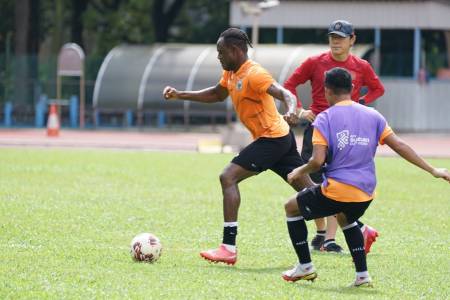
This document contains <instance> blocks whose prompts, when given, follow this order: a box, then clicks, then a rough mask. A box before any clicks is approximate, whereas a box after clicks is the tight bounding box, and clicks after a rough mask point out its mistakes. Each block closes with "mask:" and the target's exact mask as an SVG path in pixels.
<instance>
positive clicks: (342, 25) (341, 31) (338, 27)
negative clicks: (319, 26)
mask: <svg viewBox="0 0 450 300" xmlns="http://www.w3.org/2000/svg"><path fill="white" fill-rule="evenodd" d="M330 34H337V35H339V36H342V37H348V36H351V35H353V34H354V31H353V25H352V23H350V22H348V21H345V20H337V21H334V22H333V23H331V24H330V26H329V27H328V35H330Z"/></svg>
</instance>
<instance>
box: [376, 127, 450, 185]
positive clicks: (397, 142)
mask: <svg viewBox="0 0 450 300" xmlns="http://www.w3.org/2000/svg"><path fill="white" fill-rule="evenodd" d="M384 143H385V144H386V145H388V146H389V147H390V148H391V149H392V150H394V151H395V152H397V154H398V155H400V156H401V157H403V158H404V159H406V160H407V161H409V162H410V163H412V164H414V165H416V166H418V167H419V168H421V169H423V170H425V171H427V172H428V173H430V174H431V175H433V176H434V177H436V178H442V179H444V180H446V181H448V182H449V183H450V173H449V172H448V170H447V169H444V168H434V167H433V166H432V165H430V164H429V163H427V162H426V161H425V160H424V159H422V158H421V157H420V156H419V155H418V154H417V153H416V151H414V149H412V148H411V147H410V146H409V145H408V144H406V143H405V142H404V141H402V140H401V139H400V138H399V137H398V136H397V135H395V133H392V134H390V135H389V136H387V137H386V138H385V139H384Z"/></svg>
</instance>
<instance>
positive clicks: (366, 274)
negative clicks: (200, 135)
mask: <svg viewBox="0 0 450 300" xmlns="http://www.w3.org/2000/svg"><path fill="white" fill-rule="evenodd" d="M367 277H369V272H368V271H364V272H356V278H367Z"/></svg>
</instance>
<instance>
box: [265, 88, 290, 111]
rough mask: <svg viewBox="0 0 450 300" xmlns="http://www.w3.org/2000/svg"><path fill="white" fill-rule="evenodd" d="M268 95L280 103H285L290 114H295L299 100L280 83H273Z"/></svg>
mask: <svg viewBox="0 0 450 300" xmlns="http://www.w3.org/2000/svg"><path fill="white" fill-rule="evenodd" d="M267 93H268V94H269V95H271V96H272V97H274V98H277V99H278V100H280V101H283V102H284V103H285V105H286V107H287V113H288V114H295V110H296V107H297V98H296V97H295V96H294V95H293V94H292V93H291V92H290V91H289V90H287V89H285V88H284V87H282V86H281V85H280V84H278V83H273V84H272V85H271V86H270V87H269V88H268V89H267Z"/></svg>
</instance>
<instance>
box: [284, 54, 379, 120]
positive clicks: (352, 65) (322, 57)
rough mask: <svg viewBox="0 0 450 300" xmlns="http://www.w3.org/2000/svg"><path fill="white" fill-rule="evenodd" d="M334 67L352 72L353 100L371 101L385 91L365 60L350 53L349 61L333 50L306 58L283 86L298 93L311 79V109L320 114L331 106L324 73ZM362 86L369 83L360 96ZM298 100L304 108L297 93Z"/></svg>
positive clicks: (298, 104)
mask: <svg viewBox="0 0 450 300" xmlns="http://www.w3.org/2000/svg"><path fill="white" fill-rule="evenodd" d="M335 67H341V68H345V69H347V70H348V71H349V72H350V74H351V75H352V83H353V90H352V95H351V97H352V100H353V101H358V100H360V99H363V100H364V101H365V103H366V104H368V103H370V102H373V101H375V99H377V98H378V97H380V96H382V95H383V94H384V87H383V84H382V83H381V81H380V79H379V78H378V76H377V75H376V74H375V72H374V71H373V69H372V67H371V66H370V64H369V63H368V62H367V61H366V60H364V59H361V58H359V57H357V56H354V55H352V54H350V55H349V56H348V58H347V60H345V61H337V60H335V59H334V58H333V56H332V55H331V51H328V52H325V53H322V54H319V55H316V56H312V57H310V58H308V59H307V60H306V61H304V62H303V63H302V64H301V65H300V67H298V68H297V69H295V71H294V73H293V74H292V75H291V76H290V77H289V78H288V79H287V80H286V82H285V83H284V87H285V88H286V89H288V90H289V91H291V92H292V93H293V94H294V95H297V91H296V87H297V86H298V85H299V84H303V83H305V82H307V81H308V80H311V86H312V104H311V107H310V109H311V110H312V111H313V113H314V114H316V115H317V114H318V113H320V112H322V111H324V110H325V109H327V108H328V107H329V105H328V102H327V100H326V99H325V90H324V86H323V83H324V80H325V72H326V71H328V70H330V69H332V68H335ZM363 86H367V88H368V92H367V94H366V95H364V96H361V95H360V91H361V87H363ZM297 101H298V102H297V106H298V107H301V106H302V104H301V101H300V99H299V98H298V96H297Z"/></svg>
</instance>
